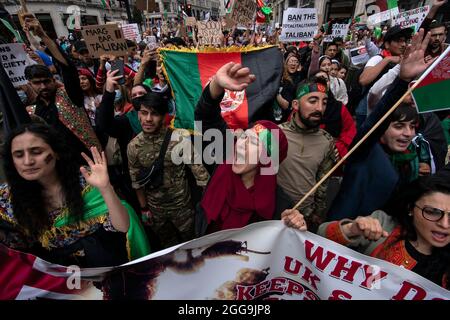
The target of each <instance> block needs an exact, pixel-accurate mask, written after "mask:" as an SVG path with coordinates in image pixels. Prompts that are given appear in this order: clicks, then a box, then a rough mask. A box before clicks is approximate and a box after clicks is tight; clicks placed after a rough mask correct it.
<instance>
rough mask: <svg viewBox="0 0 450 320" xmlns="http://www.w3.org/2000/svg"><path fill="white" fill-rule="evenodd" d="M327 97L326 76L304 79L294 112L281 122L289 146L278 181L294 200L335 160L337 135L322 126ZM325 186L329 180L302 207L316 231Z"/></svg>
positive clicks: (309, 225) (313, 183)
mask: <svg viewBox="0 0 450 320" xmlns="http://www.w3.org/2000/svg"><path fill="white" fill-rule="evenodd" d="M327 99H328V88H327V82H326V80H325V79H323V78H320V77H319V78H317V77H316V78H312V79H309V80H305V81H303V82H302V83H300V84H299V86H298V89H297V92H296V98H295V99H294V100H293V101H292V108H293V109H294V112H295V113H294V116H293V117H292V119H291V120H290V121H288V122H286V123H283V124H281V125H280V128H281V129H282V130H283V132H284V133H285V135H286V137H287V140H288V142H289V149H288V155H287V158H286V159H285V160H284V161H283V163H282V164H281V166H280V171H279V172H278V179H277V182H278V185H279V186H280V187H281V188H282V189H283V190H284V191H285V193H286V194H287V195H288V196H289V197H290V198H291V200H292V201H298V200H300V199H301V198H302V197H303V196H304V195H305V194H306V193H307V192H308V191H309V190H311V189H312V187H313V186H314V185H315V184H316V182H317V181H319V180H320V179H321V178H322V177H323V176H324V175H325V174H326V173H327V172H328V171H329V170H330V169H331V168H332V167H333V165H334V164H335V163H336V160H337V156H336V152H335V144H334V139H333V137H332V136H331V135H329V134H328V133H327V132H325V131H324V130H322V129H320V127H319V126H320V124H321V122H322V117H323V114H324V112H325V108H326V105H327ZM326 189H327V184H326V183H324V184H322V186H321V187H320V188H319V189H318V190H317V191H316V193H315V194H314V195H313V196H311V197H309V198H308V199H307V200H306V201H305V202H304V203H303V205H302V206H301V207H300V208H299V210H300V212H302V214H303V215H304V216H305V219H306V221H307V224H308V230H312V231H313V232H314V231H315V230H316V228H317V227H318V225H320V224H321V222H323V221H324V214H325V212H324V211H325V209H326Z"/></svg>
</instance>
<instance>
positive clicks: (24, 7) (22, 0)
mask: <svg viewBox="0 0 450 320" xmlns="http://www.w3.org/2000/svg"><path fill="white" fill-rule="evenodd" d="M20 6H21V7H22V10H23V12H24V13H26V12H28V8H27V3H26V1H25V0H20Z"/></svg>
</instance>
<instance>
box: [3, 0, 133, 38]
mask: <svg viewBox="0 0 450 320" xmlns="http://www.w3.org/2000/svg"><path fill="white" fill-rule="evenodd" d="M129 2H130V5H132V2H133V1H129ZM18 3H19V1H15V0H6V3H5V8H6V10H8V12H9V13H10V14H11V15H12V17H13V20H14V21H15V23H16V25H17V26H19V25H20V24H19V20H18V17H17V11H18V10H19V9H20V6H19V5H18ZM110 4H111V9H104V8H103V6H102V5H101V0H58V1H52V0H27V7H28V10H29V11H31V12H32V13H33V14H34V15H35V16H36V18H38V20H39V21H40V22H41V24H42V26H43V28H44V30H45V31H46V32H47V34H48V35H49V36H50V37H52V38H56V37H61V36H67V35H68V34H69V29H68V28H67V25H66V23H67V19H68V18H69V16H70V15H71V9H70V8H69V7H71V6H74V5H75V6H78V7H79V8H80V14H81V25H95V24H104V23H106V22H107V21H127V14H126V11H125V8H124V7H123V4H122V3H121V2H119V1H117V0H110Z"/></svg>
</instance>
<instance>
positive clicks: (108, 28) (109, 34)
mask: <svg viewBox="0 0 450 320" xmlns="http://www.w3.org/2000/svg"><path fill="white" fill-rule="evenodd" d="M81 33H82V35H83V38H84V40H85V41H86V45H87V47H88V50H89V53H90V54H91V56H92V57H93V58H100V56H101V55H102V54H114V55H116V56H123V55H126V54H127V49H128V47H127V43H126V40H125V37H124V36H123V33H122V30H121V29H120V28H119V27H118V25H117V24H106V25H95V26H84V27H83V29H82V30H81Z"/></svg>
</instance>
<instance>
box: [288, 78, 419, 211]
mask: <svg viewBox="0 0 450 320" xmlns="http://www.w3.org/2000/svg"><path fill="white" fill-rule="evenodd" d="M420 82H422V80H420V81H417V82H416V83H415V84H414V85H413V86H412V87H411V88H409V90H408V91H406V93H405V94H404V95H403V97H401V98H400V100H398V101H397V103H396V104H395V105H394V106H393V107H392V108H391V109H389V111H388V112H386V114H385V115H384V116H383V117H382V118H381V119H380V120H379V121H378V122H377V123H376V124H375V125H374V126H373V127H372V129H370V131H369V132H367V133H366V135H365V136H364V137H362V139H361V140H359V141H358V143H357V144H356V145H355V146H354V147H353V148H352V149H351V150H349V152H348V153H347V154H346V155H345V156H344V157H343V158H342V159H341V160H340V161H339V162H338V163H337V164H336V165H335V166H334V167H333V168H331V169H330V171H328V173H327V174H326V175H324V176H323V177H322V179H320V181H319V182H317V183H316V185H315V186H314V187H313V188H312V189H311V190H309V191H308V193H307V194H305V195H304V196H303V198H301V199H300V201H299V202H298V203H297V204H296V205H295V206H294V208H292V209H294V210H295V209H298V207H300V206H301V204H302V203H303V202H305V200H306V199H308V197H309V196H311V195H312V194H313V193H314V192H316V190H317V189H318V188H319V187H320V186H321V185H322V183H324V182H325V180H327V179H328V178H329V177H330V176H331V175H332V174H333V172H334V171H336V169H337V168H339V167H340V166H341V165H342V164H343V163H344V161H345V160H347V158H348V157H350V155H351V154H352V153H353V152H355V150H356V149H358V147H359V146H360V145H361V144H362V143H363V142H364V141H366V140H367V138H368V137H369V136H370V135H371V134H372V133H373V132H374V131H375V130H376V129H377V128H378V127H379V126H380V125H381V124H382V123H383V122H384V120H386V119H387V117H389V116H390V114H391V113H392V112H394V111H395V109H397V107H398V106H399V105H400V104H401V103H402V102H403V100H404V99H405V98H406V97H407V96H408V95H410V94H411V93H412V91H413V90H414V89H415V88H416V87H417V86H418V85H419V84H420Z"/></svg>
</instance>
